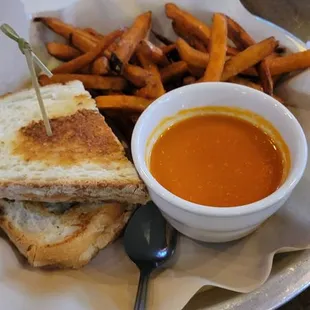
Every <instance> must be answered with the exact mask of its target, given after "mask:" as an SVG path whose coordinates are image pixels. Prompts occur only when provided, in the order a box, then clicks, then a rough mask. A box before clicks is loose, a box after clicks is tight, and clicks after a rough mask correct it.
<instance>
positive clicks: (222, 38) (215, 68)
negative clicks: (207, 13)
mask: <svg viewBox="0 0 310 310" xmlns="http://www.w3.org/2000/svg"><path fill="white" fill-rule="evenodd" d="M226 46H227V23H226V18H225V17H224V16H223V15H222V14H219V13H215V14H214V15H213V22H212V33H211V39H210V44H209V51H210V59H209V62H208V65H207V69H206V71H205V74H204V76H203V78H202V80H203V81H204V82H217V81H220V80H221V76H222V73H223V69H224V64H225V58H226Z"/></svg>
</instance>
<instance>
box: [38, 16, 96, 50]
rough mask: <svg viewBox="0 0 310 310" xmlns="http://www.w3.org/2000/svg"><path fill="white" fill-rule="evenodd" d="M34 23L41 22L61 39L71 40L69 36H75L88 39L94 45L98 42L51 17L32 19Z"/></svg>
mask: <svg viewBox="0 0 310 310" xmlns="http://www.w3.org/2000/svg"><path fill="white" fill-rule="evenodd" d="M34 21H35V22H42V23H43V24H44V25H45V26H47V27H48V28H50V29H51V30H52V31H54V32H55V33H57V34H59V35H61V36H62V37H64V38H66V39H68V40H69V41H70V40H71V36H72V35H73V34H75V36H78V37H83V38H85V39H88V40H89V41H91V42H93V43H94V44H95V45H96V43H98V40H97V38H96V37H94V36H93V35H91V34H89V33H88V32H86V31H84V30H82V29H78V28H76V27H74V26H72V25H70V24H67V23H64V22H63V21H61V20H60V19H58V18H53V17H36V18H35V19H34Z"/></svg>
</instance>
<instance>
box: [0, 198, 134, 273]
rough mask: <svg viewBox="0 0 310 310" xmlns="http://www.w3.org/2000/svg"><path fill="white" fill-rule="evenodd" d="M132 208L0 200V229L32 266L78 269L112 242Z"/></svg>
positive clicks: (128, 206) (103, 204)
mask: <svg viewBox="0 0 310 310" xmlns="http://www.w3.org/2000/svg"><path fill="white" fill-rule="evenodd" d="M133 210H134V206H133V205H127V204H121V203H102V204H82V203H77V204H75V205H71V204H70V203H69V204H68V203H55V204H54V203H43V202H26V201H9V200H0V211H1V213H0V214H1V215H0V227H1V228H2V229H3V230H4V232H5V233H6V234H7V235H8V237H9V238H10V240H11V241H12V243H13V244H14V245H15V246H16V247H17V249H18V250H19V252H20V253H21V254H22V255H24V256H25V257H26V258H27V260H28V262H29V264H30V265H32V266H34V267H43V266H53V267H61V268H75V269H76V268H80V267H82V266H84V265H85V264H87V263H88V262H89V261H90V260H91V259H92V258H93V257H94V256H95V255H96V254H97V253H98V251H99V250H100V249H103V248H104V247H106V246H107V245H108V244H109V243H111V242H112V241H113V240H115V239H116V238H117V237H118V236H119V234H120V233H121V231H122V229H123V228H124V226H125V224H126V223H127V221H128V219H129V217H130V215H131V213H132V211H133Z"/></svg>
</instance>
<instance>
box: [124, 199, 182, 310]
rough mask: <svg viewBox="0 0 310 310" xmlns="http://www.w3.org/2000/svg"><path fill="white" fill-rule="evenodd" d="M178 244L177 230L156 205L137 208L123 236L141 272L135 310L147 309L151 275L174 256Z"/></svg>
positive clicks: (127, 249) (130, 255) (126, 248)
mask: <svg viewBox="0 0 310 310" xmlns="http://www.w3.org/2000/svg"><path fill="white" fill-rule="evenodd" d="M176 244H177V232H176V230H175V229H173V228H172V227H171V226H170V225H169V224H168V223H167V222H166V220H165V219H164V217H163V216H162V214H161V213H160V211H159V210H158V208H157V207H156V205H155V204H154V203H152V202H150V203H148V204H147V205H145V206H142V207H140V208H138V209H137V211H136V212H135V213H134V215H133V216H132V218H131V219H130V221H129V223H128V225H127V228H126V230H125V234H124V246H125V251H126V252H127V254H128V256H129V258H130V259H131V260H132V261H133V262H134V263H135V264H136V265H137V267H138V268H139V269H140V279H139V287H138V291H137V296H136V302H135V306H134V309H135V310H144V309H146V297H147V284H148V280H149V277H150V274H151V273H152V271H153V270H154V269H156V268H158V267H159V266H160V265H162V264H163V263H165V262H166V261H167V260H168V259H169V258H170V257H171V256H172V255H173V253H174V250H175V248H176Z"/></svg>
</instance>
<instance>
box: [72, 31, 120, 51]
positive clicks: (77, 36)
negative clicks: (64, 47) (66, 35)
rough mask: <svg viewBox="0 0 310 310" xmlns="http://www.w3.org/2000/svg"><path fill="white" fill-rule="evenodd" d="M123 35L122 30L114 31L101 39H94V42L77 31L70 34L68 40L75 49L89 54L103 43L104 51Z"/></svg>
mask: <svg viewBox="0 0 310 310" xmlns="http://www.w3.org/2000/svg"><path fill="white" fill-rule="evenodd" d="M122 34H123V30H121V29H116V30H114V31H112V32H110V33H109V34H107V35H106V36H104V37H103V38H102V39H98V38H94V39H95V41H94V40H91V39H89V38H88V37H86V36H84V35H83V34H81V32H80V31H79V30H77V31H75V32H73V33H72V35H71V37H70V40H71V43H72V45H74V46H75V47H76V48H78V49H79V50H81V51H82V52H84V53H86V52H90V51H92V50H93V49H94V48H95V47H96V46H97V44H98V43H100V42H103V43H104V46H105V49H106V48H107V46H109V45H110V44H112V43H113V42H114V41H115V40H116V39H117V38H119V37H120V36H121V35H122Z"/></svg>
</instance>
